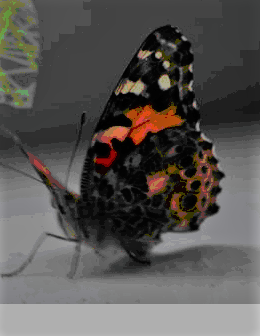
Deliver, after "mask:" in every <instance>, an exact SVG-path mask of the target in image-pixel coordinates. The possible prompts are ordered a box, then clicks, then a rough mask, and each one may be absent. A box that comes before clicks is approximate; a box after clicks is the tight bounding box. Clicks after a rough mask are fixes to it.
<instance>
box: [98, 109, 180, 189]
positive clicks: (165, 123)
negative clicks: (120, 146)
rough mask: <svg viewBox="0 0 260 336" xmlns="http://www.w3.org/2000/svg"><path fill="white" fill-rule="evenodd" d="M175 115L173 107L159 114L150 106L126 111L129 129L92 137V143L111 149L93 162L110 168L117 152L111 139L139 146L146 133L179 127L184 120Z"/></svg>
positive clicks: (115, 127) (117, 127) (112, 129)
mask: <svg viewBox="0 0 260 336" xmlns="http://www.w3.org/2000/svg"><path fill="white" fill-rule="evenodd" d="M175 114H176V107H175V106H174V105H171V106H170V107H169V108H168V109H166V110H165V111H163V112H160V113H158V112H157V111H155V110H154V109H153V108H152V107H151V106H150V105H146V106H144V107H138V108H136V109H132V110H130V111H128V112H127V113H126V117H127V118H129V119H130V120H131V121H132V127H131V128H129V127H123V126H113V127H110V128H109V129H107V130H105V131H101V132H99V133H97V134H96V135H95V136H94V138H93V140H92V143H94V142H95V141H96V140H98V141H100V142H103V143H106V144H108V145H109V147H110V148H111V149H110V153H109V157H108V158H100V157H96V158H95V159H94V162H95V163H97V164H100V165H103V166H104V167H106V168H109V167H111V165H112V164H113V162H114V161H115V159H116V157H117V152H116V151H115V150H114V149H113V146H112V142H111V141H112V139H118V140H119V141H124V140H125V139H126V137H130V138H131V139H132V140H133V142H134V143H135V144H136V145H139V144H140V143H141V142H142V141H143V140H144V139H145V137H146V135H147V134H148V132H152V133H157V132H159V131H161V130H163V129H165V128H169V127H174V126H179V125H181V124H182V123H183V122H184V120H182V119H181V118H180V117H179V116H176V115H175ZM107 171H108V169H105V170H102V174H105V173H106V172H107ZM100 173H101V172H100ZM161 183H163V182H161ZM156 189H158V188H156ZM151 192H153V191H151Z"/></svg>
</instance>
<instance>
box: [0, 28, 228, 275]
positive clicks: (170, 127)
mask: <svg viewBox="0 0 260 336" xmlns="http://www.w3.org/2000/svg"><path fill="white" fill-rule="evenodd" d="M193 59H194V56H193V52H192V49H191V43H190V42H189V41H188V40H187V38H186V37H185V36H184V35H183V34H182V33H181V32H180V31H179V29H178V28H177V27H172V26H170V25H166V26H163V27H160V28H158V29H156V30H154V31H153V32H152V33H150V34H149V35H148V37H147V38H146V39H145V41H144V42H143V44H142V45H141V47H140V48H139V49H138V50H137V52H136V54H135V55H134V56H133V58H132V60H131V62H130V63H129V65H128V66H127V68H126V70H125V71H124V73H123V75H122V77H121V79H120V80H119V82H118V84H117V85H116V87H115V89H114V91H113V92H112V95H111V97H110V99H109V101H108V103H107V105H106V106H105V109H104V112H103V114H102V115H101V118H100V120H99V121H98V123H97V126H96V129H95V131H94V133H93V136H92V140H91V144H90V146H89V148H88V150H87V154H86V158H85V161H84V165H83V170H82V175H81V182H80V184H81V185H80V195H77V194H75V193H73V192H72V191H69V190H68V188H67V187H64V186H63V185H62V184H61V183H60V182H59V181H58V180H57V179H55V178H54V177H53V176H52V174H51V172H50V171H49V169H48V168H47V167H45V165H44V163H43V162H41V161H40V160H39V159H38V158H36V157H35V156H34V155H33V154H31V153H29V152H26V150H25V149H24V148H23V145H22V143H21V140H20V139H19V138H18V137H17V135H15V134H13V133H12V132H10V131H9V130H6V129H4V131H5V133H8V134H9V135H11V137H12V138H13V140H14V141H15V143H16V144H17V145H18V147H19V148H20V150H21V151H22V153H23V154H24V155H25V156H26V158H27V159H28V160H29V161H30V163H31V165H32V166H33V168H34V169H35V171H36V173H37V174H38V176H39V177H40V179H41V181H42V182H43V183H44V184H45V185H46V187H47V188H48V189H49V191H50V194H51V196H52V205H53V207H54V208H55V209H56V211H57V219H58V223H59V226H60V227H61V229H62V231H63V233H64V234H65V236H66V238H65V237H61V236H56V235H53V234H51V233H44V234H43V235H42V236H41V237H40V238H39V241H37V242H36V244H35V246H34V248H33V249H32V252H31V254H30V255H29V257H28V259H27V260H26V261H25V262H24V263H23V264H22V265H21V267H19V268H18V269H17V270H15V271H13V272H10V273H5V274H3V276H12V275H17V274H19V273H20V272H22V271H23V270H24V269H25V267H26V266H27V265H28V264H29V263H30V262H31V260H32V258H33V257H34V255H35V253H36V252H37V250H38V248H39V246H40V245H41V243H42V241H43V240H44V239H45V238H46V236H53V237H56V238H59V239H64V240H68V241H74V242H75V243H76V247H75V253H74V255H73V259H72V262H71V270H70V272H69V274H68V276H69V277H73V276H74V275H75V273H76V270H77V266H78V261H79V258H80V248H81V244H82V242H88V243H89V244H90V245H91V246H94V247H95V248H96V251H97V252H98V251H102V249H103V248H104V247H105V246H107V244H108V242H111V241H113V243H114V244H116V245H118V246H119V247H120V248H121V249H123V250H125V251H126V252H127V254H128V255H129V256H130V258H132V259H133V260H135V261H136V262H139V263H143V264H150V259H149V257H150V251H151V248H152V247H153V246H154V245H156V244H158V243H159V242H160V241H161V235H162V234H163V233H166V232H190V231H196V230H198V229H199V227H200V225H201V223H202V222H203V221H204V220H205V219H206V218H207V217H209V216H212V215H214V214H215V213H217V212H218V210H219V206H218V205H217V203H216V197H217V195H218V194H219V193H220V191H221V187H220V185H219V184H220V180H221V179H222V178H223V177H224V173H223V172H222V171H221V170H220V168H219V165H218V159H217V158H216V157H215V155H214V152H213V144H212V142H210V141H209V140H208V139H207V138H206V137H205V135H203V134H202V132H201V131H200V128H199V121H200V113H199V108H198V105H197V102H196V99H195V94H194V91H193V87H192V85H193ZM83 124H84V114H83V117H82V120H81V127H80V131H79V133H80V134H81V132H82V127H83ZM2 130H3V128H2ZM80 134H79V136H78V142H79V139H80V136H81V135H80ZM78 142H77V144H76V146H75V148H74V153H73V155H72V156H74V154H75V151H76V148H77V146H78ZM71 162H72V160H71ZM70 166H71V164H70ZM72 236H73V237H72Z"/></svg>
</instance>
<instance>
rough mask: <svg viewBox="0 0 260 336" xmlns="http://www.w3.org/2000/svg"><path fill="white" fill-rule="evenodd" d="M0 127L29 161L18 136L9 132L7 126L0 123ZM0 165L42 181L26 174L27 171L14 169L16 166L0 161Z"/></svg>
mask: <svg viewBox="0 0 260 336" xmlns="http://www.w3.org/2000/svg"><path fill="white" fill-rule="evenodd" d="M0 129H1V130H2V131H3V132H4V133H6V134H8V135H9V136H10V137H11V138H12V139H13V141H14V142H15V144H16V145H17V146H18V148H19V149H20V151H21V152H22V154H23V155H24V156H25V157H26V159H27V160H29V161H30V159H29V156H28V154H27V153H26V151H25V149H24V148H23V144H22V141H21V140H20V138H19V137H18V136H17V135H16V134H15V133H13V132H11V131H10V130H9V129H8V128H6V127H4V126H3V125H0ZM0 165H1V166H2V167H5V168H9V169H11V170H14V171H16V172H18V173H20V174H22V175H25V176H27V177H29V178H31V179H33V180H36V181H38V182H40V183H43V182H42V181H40V180H38V179H37V178H35V177H33V176H31V175H29V174H27V173H24V172H23V171H21V170H19V169H16V168H14V167H12V166H9V165H5V164H3V163H2V162H0Z"/></svg>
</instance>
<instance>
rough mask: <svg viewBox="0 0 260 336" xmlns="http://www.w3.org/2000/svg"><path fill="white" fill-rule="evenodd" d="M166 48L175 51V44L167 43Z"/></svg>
mask: <svg viewBox="0 0 260 336" xmlns="http://www.w3.org/2000/svg"><path fill="white" fill-rule="evenodd" d="M168 46H169V47H170V48H172V49H174V50H176V44H174V43H168Z"/></svg>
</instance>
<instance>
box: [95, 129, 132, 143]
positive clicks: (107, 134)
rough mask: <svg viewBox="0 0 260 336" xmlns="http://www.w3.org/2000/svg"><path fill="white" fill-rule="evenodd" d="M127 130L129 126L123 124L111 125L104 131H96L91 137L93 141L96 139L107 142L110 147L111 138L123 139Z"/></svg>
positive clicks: (128, 130)
mask: <svg viewBox="0 0 260 336" xmlns="http://www.w3.org/2000/svg"><path fill="white" fill-rule="evenodd" d="M129 132H130V128H127V127H123V126H113V127H110V128H109V129H107V130H105V131H102V132H99V133H97V134H96V135H95V136H94V138H93V142H94V141H95V140H98V141H100V142H103V143H107V144H108V145H109V146H110V147H111V148H112V143H111V140H112V139H118V140H119V141H124V140H125V138H126V137H127V135H128V133H129Z"/></svg>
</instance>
